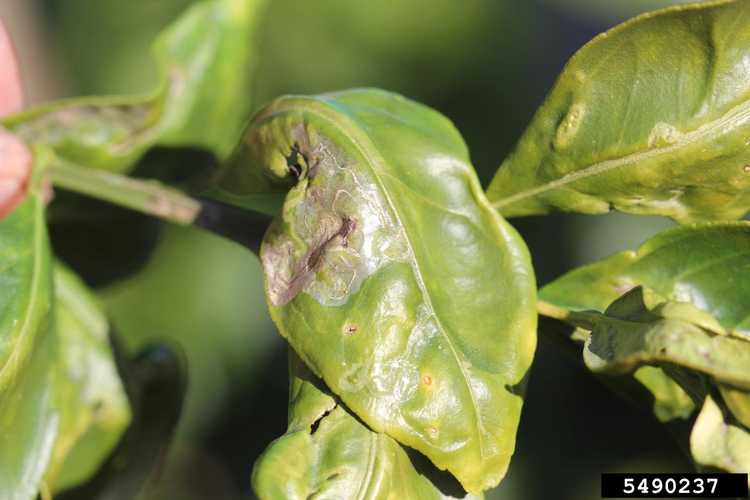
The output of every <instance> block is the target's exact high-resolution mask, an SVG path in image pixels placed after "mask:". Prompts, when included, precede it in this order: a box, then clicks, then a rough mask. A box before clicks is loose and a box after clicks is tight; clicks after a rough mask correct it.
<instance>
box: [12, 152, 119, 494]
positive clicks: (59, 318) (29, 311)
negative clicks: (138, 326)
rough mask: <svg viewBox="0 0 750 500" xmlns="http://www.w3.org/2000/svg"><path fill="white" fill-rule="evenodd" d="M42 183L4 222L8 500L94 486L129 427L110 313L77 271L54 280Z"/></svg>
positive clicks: (60, 274)
mask: <svg viewBox="0 0 750 500" xmlns="http://www.w3.org/2000/svg"><path fill="white" fill-rule="evenodd" d="M37 167H39V165H37ZM39 171H41V168H37V172H39ZM38 179H39V175H38V174H37V175H35V179H34V180H32V189H31V193H30V195H29V197H28V198H27V199H26V201H25V202H24V203H23V204H22V205H21V206H19V207H18V208H17V209H16V210H15V211H13V212H12V213H11V214H10V215H9V216H8V217H6V218H4V219H2V220H0V283H1V284H2V286H0V497H2V498H3V499H5V498H8V499H10V500H27V499H32V498H36V497H37V493H38V492H39V490H40V489H44V490H46V491H51V490H52V489H60V488H62V487H65V486H68V485H70V484H73V483H75V482H77V481H80V480H83V479H86V477H87V476H88V475H90V474H92V473H93V472H94V471H95V470H96V469H97V468H98V466H99V463H100V462H101V461H102V460H103V459H104V458H105V457H106V455H107V454H108V453H109V452H110V451H111V449H112V447H113V445H114V444H115V442H116V441H117V439H118V438H119V436H120V434H121V433H122V431H123V430H124V427H125V426H126V425H127V423H128V407H127V401H126V400H125V395H124V392H123V388H122V386H121V384H120V382H119V378H118V375H117V372H116V369H115V365H114V361H113V359H112V353H111V350H110V348H109V345H108V338H107V330H108V325H107V323H106V321H105V319H104V316H103V314H102V313H101V312H100V311H99V310H98V309H97V306H96V304H95V303H94V302H92V299H91V297H90V296H89V295H88V294H87V292H86V290H85V289H84V288H83V285H82V284H81V283H80V282H79V281H78V280H77V279H76V278H75V277H73V276H72V275H71V274H70V272H68V271H65V270H63V269H60V268H57V269H56V271H55V273H54V280H53V266H52V265H51V262H50V251H49V242H48V239H47V231H46V224H45V218H44V212H45V210H44V201H43V199H42V198H43V197H42V195H41V194H40V193H39V189H38V188H37V183H38ZM53 281H54V287H53Z"/></svg>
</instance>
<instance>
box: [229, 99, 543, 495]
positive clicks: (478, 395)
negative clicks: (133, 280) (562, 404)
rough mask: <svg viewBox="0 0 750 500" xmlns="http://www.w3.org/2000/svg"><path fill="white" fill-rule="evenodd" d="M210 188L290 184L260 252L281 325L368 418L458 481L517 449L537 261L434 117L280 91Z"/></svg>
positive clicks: (467, 481)
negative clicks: (239, 154)
mask: <svg viewBox="0 0 750 500" xmlns="http://www.w3.org/2000/svg"><path fill="white" fill-rule="evenodd" d="M245 143H246V144H247V150H246V156H245V161H244V162H233V163H230V165H229V166H228V167H227V170H226V171H225V172H223V176H222V178H221V179H220V180H219V181H218V182H219V187H220V188H221V189H222V190H224V191H227V192H229V193H230V194H234V195H236V196H237V197H242V196H243V195H246V194H250V195H252V194H254V193H258V192H266V193H272V192H274V191H275V192H280V191H284V190H286V189H289V188H290V186H292V185H293V187H291V189H290V191H289V193H288V194H287V197H286V201H285V203H284V207H283V210H282V214H281V216H280V217H278V218H277V219H276V221H275V222H274V224H273V225H272V227H271V228H270V229H269V231H268V233H267V235H266V238H265V240H264V243H263V246H262V248H261V260H262V262H263V265H264V269H265V273H266V291H267V297H268V301H269V304H270V310H271V316H272V318H273V319H274V321H275V322H276V325H277V326H278V328H279V330H280V332H281V334H282V335H283V336H284V337H286V338H287V339H288V340H289V342H290V343H291V345H292V347H293V348H294V349H295V351H296V352H297V353H298V354H299V355H300V356H301V357H302V359H303V360H304V361H305V362H306V363H307V364H308V366H310V368H311V369H312V370H313V372H315V373H316V375H318V376H320V377H321V378H323V380H324V381H325V383H326V384H327V385H328V387H330V388H331V390H332V391H333V392H334V393H335V394H337V395H338V396H340V397H341V399H342V400H343V401H344V403H345V404H346V405H347V407H348V408H350V409H351V410H352V411H353V412H354V413H355V414H356V415H357V416H358V417H360V418H361V419H362V420H363V421H364V422H365V423H366V424H367V425H369V426H370V427H371V428H373V429H374V430H376V431H378V432H384V433H386V434H388V435H389V436H391V437H393V438H394V439H396V440H397V441H399V442H401V443H403V444H405V445H407V446H410V447H413V448H416V449H417V450H419V451H420V452H422V453H423V454H425V455H426V456H427V457H429V458H430V460H432V462H433V463H434V464H435V465H436V466H438V467H439V468H441V469H448V470H449V471H450V472H451V473H452V474H454V475H455V476H456V477H457V478H458V479H459V481H460V482H461V484H462V485H463V486H464V487H465V488H466V489H467V490H468V491H470V492H479V491H481V490H483V489H485V488H488V487H491V486H494V485H496V484H497V483H498V482H499V481H500V479H501V478H502V477H503V476H504V474H505V471H506V469H507V467H508V463H509V461H510V457H511V454H512V453H513V449H514V445H515V433H516V428H517V425H518V419H519V416H520V411H521V405H522V397H521V395H520V393H521V390H522V385H523V381H524V377H525V375H526V373H527V371H528V369H529V366H530V363H531V359H532V357H533V353H534V348H535V344H536V338H535V326H536V313H535V306H534V304H535V290H534V278H533V271H532V268H531V265H530V262H529V257H528V253H527V250H526V247H525V245H524V243H523V241H522V240H521V239H520V237H519V236H518V234H517V233H516V232H515V231H514V230H513V228H512V227H511V226H510V225H508V224H507V223H506V222H505V221H504V220H502V219H501V218H500V217H498V216H497V214H496V212H495V211H493V210H492V209H491V207H490V206H489V204H488V202H487V200H486V198H485V197H484V195H483V193H482V191H481V188H480V186H479V182H478V180H477V178H476V175H475V173H474V171H473V169H472V167H471V165H470V164H469V160H468V154H467V151H466V146H465V145H464V143H463V140H462V139H461V137H460V136H459V134H458V133H457V132H456V130H455V129H454V128H453V126H452V125H451V124H450V123H449V122H448V120H446V119H445V118H444V117H442V116H441V115H439V114H438V113H436V112H434V111H432V110H430V109H428V108H426V107H424V106H421V105H419V104H417V103H414V102H412V101H409V100H407V99H405V98H403V97H400V96H397V95H394V94H389V93H386V92H382V91H376V90H353V91H348V92H342V93H337V94H328V95H322V96H318V97H284V98H281V99H278V100H276V101H275V102H274V103H272V104H271V105H270V106H268V107H267V108H265V109H264V110H262V111H261V112H260V113H259V114H258V115H257V116H256V117H255V118H254V120H253V122H252V124H251V126H250V127H249V129H248V131H247V133H246V136H245Z"/></svg>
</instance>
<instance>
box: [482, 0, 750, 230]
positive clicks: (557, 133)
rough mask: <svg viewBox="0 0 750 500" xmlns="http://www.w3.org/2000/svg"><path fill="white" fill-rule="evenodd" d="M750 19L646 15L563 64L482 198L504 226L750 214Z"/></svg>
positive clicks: (693, 9)
mask: <svg viewBox="0 0 750 500" xmlns="http://www.w3.org/2000/svg"><path fill="white" fill-rule="evenodd" d="M749 26H750V9H748V8H747V2H745V1H743V0H718V1H709V2H704V3H698V4H694V5H691V6H677V7H672V8H669V9H666V10H662V11H659V12H656V13H650V14H646V15H643V16H640V17H637V18H635V19H634V20H631V21H629V22H627V23H624V24H622V25H620V26H618V27H616V28H614V29H612V30H610V31H608V32H607V33H604V34H602V35H600V36H598V37H597V38H595V39H594V40H592V41H591V42H590V43H589V44H587V45H586V46H585V47H584V48H582V49H581V50H580V51H578V53H577V54H576V55H575V56H574V57H573V58H572V59H571V61H570V62H569V63H568V65H567V66H566V68H565V69H564V71H563V73H562V74H561V76H560V78H559V80H558V81H557V83H556V84H555V86H554V88H553V89H552V91H551V93H550V95H549V97H548V98H547V100H546V102H545V103H544V104H543V106H542V107H541V108H540V109H539V110H538V112H537V114H536V116H535V117H534V119H533V122H532V123H531V125H530V127H529V129H528V130H527V131H526V133H525V134H524V135H523V137H522V138H521V140H520V142H519V144H518V146H517V148H516V149H515V151H514V152H513V153H512V154H511V155H510V156H509V157H508V158H507V159H506V160H505V162H504V163H503V165H502V166H501V167H500V170H499V172H498V173H497V175H496V177H495V179H494V180H493V182H492V184H491V185H490V188H489V190H488V197H489V199H490V200H491V201H492V202H493V205H494V206H495V207H496V208H497V209H498V210H500V212H501V213H502V214H504V215H507V216H516V215H531V214H541V213H546V212H549V211H551V210H565V211H574V212H584V213H602V212H606V211H608V210H610V208H612V207H614V208H616V209H618V210H622V211H624V212H631V213H639V214H662V215H667V216H670V217H673V218H675V219H677V220H679V221H682V222H685V221H690V220H709V219H737V218H740V217H742V216H743V215H744V214H745V213H746V212H747V211H748V209H750V189H749V188H750V166H749V165H750V149H749V148H748V147H747V143H748V138H749V137H750V101H749V100H748V95H750V66H748V65H747V64H746V61H747V58H748V57H749V56H750V29H749V28H748V27H749Z"/></svg>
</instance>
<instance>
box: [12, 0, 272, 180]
mask: <svg viewBox="0 0 750 500" xmlns="http://www.w3.org/2000/svg"><path fill="white" fill-rule="evenodd" d="M261 5H262V0H212V1H204V2H201V3H199V4H197V5H195V6H193V7H192V8H191V9H189V10H188V11H187V12H186V13H185V14H184V15H183V16H182V17H181V18H179V19H178V20H177V21H176V22H175V23H174V24H173V25H172V26H170V27H169V28H168V29H167V30H166V31H164V32H163V33H162V34H161V36H160V37H159V38H157V40H156V42H155V44H154V53H155V56H156V58H157V61H158V63H159V65H160V69H161V73H162V81H161V82H160V84H159V88H158V89H157V90H156V91H155V92H154V93H153V95H150V96H142V97H138V96H131V97H125V96H120V97H86V98H76V99H70V100H66V101H60V102H53V103H49V104H45V105H42V106H39V107H37V108H33V109H30V110H28V111H26V112H24V113H20V114H17V115H13V116H11V117H8V118H4V119H3V120H2V124H3V126H5V127H7V128H9V129H10V130H12V131H13V132H15V133H16V134H18V135H19V136H21V137H22V138H23V139H24V140H25V141H26V142H28V143H29V144H35V143H41V144H46V145H49V146H51V147H52V148H53V150H54V151H55V153H56V154H57V155H58V156H60V157H62V158H64V159H66V160H68V161H72V162H74V163H78V164H81V165H86V166H89V167H93V168H101V169H107V170H111V171H116V172H121V173H124V172H128V171H129V170H130V169H131V168H132V166H133V165H134V164H135V162H136V161H137V160H138V159H139V158H140V157H141V155H143V153H144V152H145V151H146V150H147V149H148V148H150V147H151V146H154V145H157V144H161V145H167V146H186V145H189V146H198V147H204V148H206V149H208V150H210V151H212V152H214V153H215V154H216V155H217V156H218V157H220V158H223V157H225V156H226V155H227V154H228V153H229V152H230V151H231V148H232V147H233V146H234V144H235V143H236V141H237V140H238V138H239V135H240V132H241V128H242V125H243V124H244V122H245V120H246V119H247V113H248V112H249V110H250V100H249V99H250V89H249V86H250V74H251V69H252V67H253V66H254V49H253V44H252V43H251V37H252V34H253V30H254V25H255V20H256V18H257V15H258V11H259V9H260V6H261Z"/></svg>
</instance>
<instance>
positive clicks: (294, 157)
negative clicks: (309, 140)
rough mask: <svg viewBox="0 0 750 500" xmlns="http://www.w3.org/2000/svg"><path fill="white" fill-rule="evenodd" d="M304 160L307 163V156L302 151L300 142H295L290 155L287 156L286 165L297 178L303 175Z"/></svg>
mask: <svg viewBox="0 0 750 500" xmlns="http://www.w3.org/2000/svg"><path fill="white" fill-rule="evenodd" d="M302 162H304V163H305V164H307V157H306V156H305V155H304V154H303V153H302V151H300V147H299V144H297V143H296V142H295V143H294V145H293V146H292V150H291V152H290V153H289V156H287V157H286V166H287V168H288V169H289V172H290V173H291V174H292V175H293V176H294V178H295V179H299V178H300V177H301V176H302V171H303V168H302Z"/></svg>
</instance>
